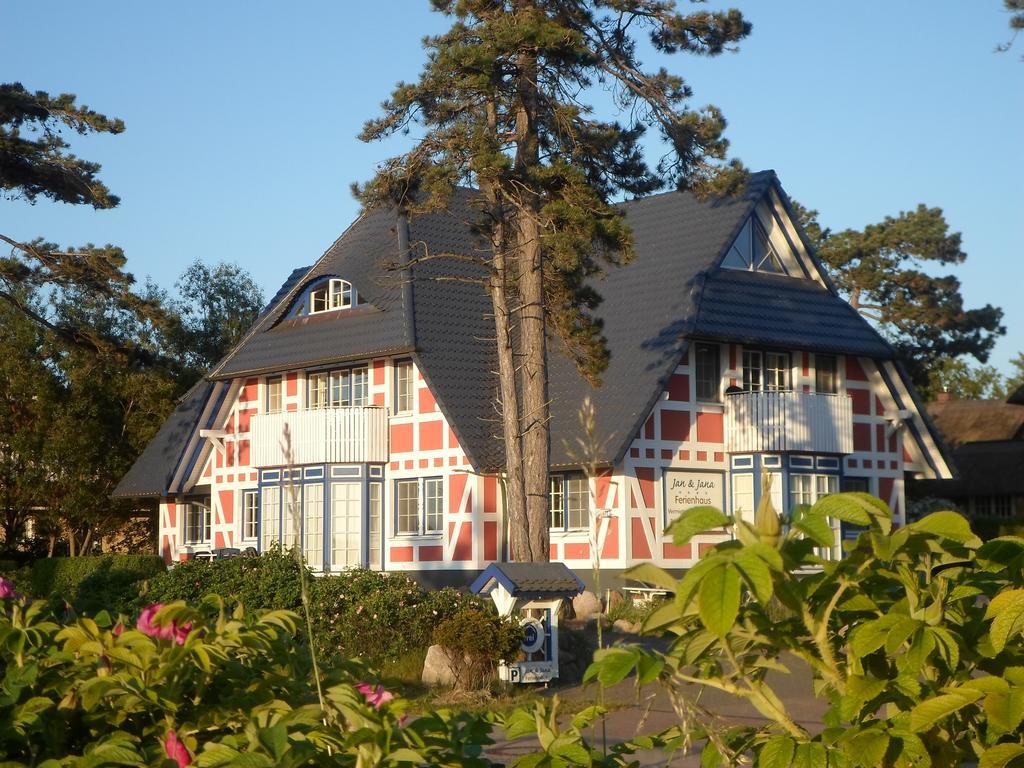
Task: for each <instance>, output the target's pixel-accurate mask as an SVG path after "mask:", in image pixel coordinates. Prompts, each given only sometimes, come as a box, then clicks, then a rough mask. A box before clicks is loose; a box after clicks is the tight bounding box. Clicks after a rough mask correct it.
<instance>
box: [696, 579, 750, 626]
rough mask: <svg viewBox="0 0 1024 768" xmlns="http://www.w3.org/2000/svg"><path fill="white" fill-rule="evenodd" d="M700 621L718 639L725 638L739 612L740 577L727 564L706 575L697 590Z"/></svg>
mask: <svg viewBox="0 0 1024 768" xmlns="http://www.w3.org/2000/svg"><path fill="white" fill-rule="evenodd" d="M698 600H699V612H700V620H701V622H702V623H703V624H704V626H705V627H707V629H708V631H709V632H712V633H714V634H716V635H718V636H719V637H725V636H726V634H728V632H729V630H730V629H732V627H733V624H735V623H736V616H737V615H738V614H739V610H740V575H739V572H738V571H737V570H736V569H735V568H734V567H733V566H732V565H731V564H729V563H725V562H723V563H721V564H720V565H719V567H717V568H715V569H713V570H712V571H711V572H710V573H708V574H707V575H706V576H705V577H704V580H703V581H701V583H700V587H699V589H698Z"/></svg>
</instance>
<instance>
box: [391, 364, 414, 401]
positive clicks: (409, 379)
mask: <svg viewBox="0 0 1024 768" xmlns="http://www.w3.org/2000/svg"><path fill="white" fill-rule="evenodd" d="M413 392H414V390H413V368H412V360H399V361H398V362H397V363H395V412H396V413H406V412H408V411H411V410H412V409H413V405H414V400H413Z"/></svg>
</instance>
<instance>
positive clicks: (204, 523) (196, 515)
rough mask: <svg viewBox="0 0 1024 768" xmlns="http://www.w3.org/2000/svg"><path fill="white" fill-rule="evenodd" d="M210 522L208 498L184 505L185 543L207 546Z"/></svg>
mask: <svg viewBox="0 0 1024 768" xmlns="http://www.w3.org/2000/svg"><path fill="white" fill-rule="evenodd" d="M211 522H212V521H211V515H210V499H209V498H206V499H202V500H196V501H190V502H188V503H187V504H186V505H185V520H184V523H185V531H184V533H185V543H186V544H190V545H191V544H209V543H210V538H211V530H210V529H211Z"/></svg>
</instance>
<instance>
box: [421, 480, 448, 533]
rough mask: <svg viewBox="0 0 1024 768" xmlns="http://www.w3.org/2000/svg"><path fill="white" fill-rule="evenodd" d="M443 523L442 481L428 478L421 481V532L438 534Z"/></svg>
mask: <svg viewBox="0 0 1024 768" xmlns="http://www.w3.org/2000/svg"><path fill="white" fill-rule="evenodd" d="M443 521H444V481H443V480H442V479H441V478H440V477H429V478H427V479H426V480H424V481H423V532H424V533H440V532H441V525H442V523H443Z"/></svg>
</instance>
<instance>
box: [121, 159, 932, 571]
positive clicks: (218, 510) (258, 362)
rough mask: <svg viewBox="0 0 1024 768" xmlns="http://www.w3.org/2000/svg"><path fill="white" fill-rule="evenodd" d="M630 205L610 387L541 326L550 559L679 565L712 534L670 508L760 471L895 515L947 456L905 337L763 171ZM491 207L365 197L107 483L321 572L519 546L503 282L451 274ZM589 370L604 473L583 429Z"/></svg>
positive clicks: (469, 556) (174, 518) (742, 486)
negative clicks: (864, 299)
mask: <svg viewBox="0 0 1024 768" xmlns="http://www.w3.org/2000/svg"><path fill="white" fill-rule="evenodd" d="M623 207H624V209H625V211H626V215H627V220H628V222H629V224H630V226H631V227H632V229H633V232H634V237H635V243H636V260H635V262H634V263H632V264H631V265H629V266H627V267H622V268H612V269H610V270H609V272H608V274H607V275H606V276H605V277H604V278H603V279H601V280H599V281H597V282H596V287H597V289H598V291H599V292H600V294H601V295H602V296H603V299H604V300H603V303H602V304H601V305H600V307H599V309H598V311H597V314H599V315H600V317H601V318H602V319H603V321H604V331H605V334H606V337H607V339H608V345H609V349H610V352H611V362H610V365H609V367H608V369H607V370H606V371H605V373H604V374H603V376H602V379H603V383H602V386H600V387H599V388H597V389H592V388H591V386H590V385H589V384H587V383H586V382H585V381H584V380H583V379H582V378H581V377H580V376H579V375H578V374H577V372H576V371H575V368H574V366H573V363H572V362H571V361H570V359H569V358H568V356H567V355H566V354H563V351H562V350H561V348H560V343H559V342H558V341H557V340H556V339H553V340H552V341H551V344H550V351H549V359H550V380H549V392H550V398H551V427H552V465H551V493H550V501H551V558H552V559H553V560H560V561H563V562H565V563H567V564H568V565H570V566H571V567H573V568H574V569H577V570H579V571H581V572H582V571H584V570H588V569H589V568H590V567H591V564H592V559H593V556H594V555H597V554H599V555H600V560H601V565H602V568H605V569H609V570H613V571H617V570H619V569H622V568H625V567H628V566H629V565H631V564H633V563H636V562H638V561H643V560H651V561H654V562H656V563H658V564H660V565H662V566H665V567H669V568H685V567H687V566H689V565H691V564H692V563H693V562H694V560H695V559H696V558H698V557H699V556H700V553H701V552H702V551H703V550H704V549H705V548H706V547H707V546H709V545H711V544H712V543H714V541H715V540H716V539H715V537H714V536H711V535H708V536H702V537H697V538H696V539H695V540H694V541H693V542H692V543H691V544H689V545H687V546H684V547H677V546H674V545H673V544H672V542H671V540H670V538H667V537H666V536H665V535H664V534H663V531H664V529H665V526H666V524H667V523H668V522H669V521H670V520H671V519H672V518H673V516H675V515H677V514H679V512H680V511H681V510H683V509H685V508H687V507H689V506H693V505H697V504H712V505H715V506H718V507H721V508H723V509H725V510H727V511H731V512H733V513H736V514H741V515H747V516H749V515H751V514H752V511H753V510H754V509H755V506H756V504H757V502H758V495H759V493H760V488H761V483H760V478H761V476H762V475H764V474H766V473H767V474H770V475H771V476H772V478H773V480H774V482H773V483H772V485H771V488H772V491H771V492H772V493H773V494H774V495H775V499H774V500H775V504H776V506H777V507H778V508H779V509H782V510H785V509H787V508H789V507H791V506H792V505H794V504H798V503H806V502H813V501H815V500H816V499H818V498H820V497H821V496H823V495H825V494H829V493H834V492H836V491H838V490H841V489H856V490H865V491H869V492H871V493H874V494H877V495H878V496H880V497H882V498H883V499H884V500H885V501H887V502H888V503H889V505H890V506H891V507H892V510H893V515H894V517H895V518H896V520H897V521H900V520H902V519H903V515H904V503H905V500H904V480H905V478H906V477H907V476H908V474H909V475H913V476H919V477H925V478H948V477H949V476H950V467H949V465H948V463H947V461H946V459H945V458H944V454H943V449H942V447H941V444H940V442H939V439H938V438H937V435H936V432H935V431H934V429H933V427H932V425H931V424H930V422H929V420H928V417H927V415H926V414H925V412H924V410H923V408H922V406H921V403H920V401H919V400H918V398H917V396H916V394H915V393H914V390H913V388H912V387H911V385H910V382H909V379H908V378H907V375H906V373H905V372H904V370H903V369H902V367H901V366H900V364H899V363H898V361H897V360H896V358H895V354H894V352H893V349H892V348H891V347H890V346H889V344H887V343H886V341H885V340H884V339H883V338H882V337H881V336H880V335H879V334H878V333H877V332H876V331H875V330H874V329H873V328H872V327H871V326H870V325H869V324H868V323H867V322H865V320H864V319H863V318H861V317H860V316H859V315H858V313H857V312H856V311H855V310H854V309H852V308H851V307H850V306H849V304H847V303H846V302H845V301H844V300H843V299H842V298H841V297H840V296H839V295H838V294H837V292H836V290H835V288H834V287H833V286H832V284H831V283H830V281H829V279H828V277H827V274H826V272H825V270H824V269H823V267H822V265H821V264H820V263H819V262H818V260H817V259H816V257H815V256H814V254H813V252H812V250H811V248H810V245H809V243H808V241H807V238H806V236H805V234H804V233H803V232H802V230H801V228H800V226H799V224H798V222H797V220H796V217H795V215H794V212H793V208H792V206H791V204H790V202H789V200H788V199H787V197H786V194H785V192H784V191H783V189H782V187H781V186H780V185H779V182H778V180H777V178H776V176H775V174H774V173H773V172H770V171H769V172H763V173H759V174H755V175H754V176H753V177H752V178H751V180H750V182H749V184H748V186H747V190H746V193H745V194H744V195H743V196H741V197H737V198H729V199H722V200H712V201H706V202H701V201H698V200H697V199H696V198H694V197H693V196H692V195H689V194H685V193H678V192H671V193H665V194H662V195H656V196H653V197H649V198H645V199H641V200H636V201H632V202H627V203H625V204H624V206H623ZM477 216H478V213H477V212H476V210H475V208H474V197H473V193H472V191H470V190H465V191H461V192H459V193H458V194H457V195H456V196H455V198H454V199H453V200H452V202H451V205H450V206H449V208H448V209H446V210H443V211H437V212H434V213H429V214H423V215H418V216H415V217H412V218H407V217H405V216H403V215H400V214H399V213H397V212H395V211H388V210H377V211H372V212H369V213H366V214H364V215H363V216H361V217H360V218H359V219H358V220H357V221H356V222H354V223H353V224H352V225H351V226H350V227H349V228H348V230H347V231H345V233H344V234H342V236H341V237H340V238H339V239H338V240H337V241H336V242H335V243H334V244H333V245H332V246H331V247H330V248H329V249H328V250H327V252H326V253H325V254H324V255H323V256H321V257H320V259H319V260H318V261H317V262H316V263H315V264H314V265H313V266H312V267H308V268H303V269H298V270H295V271H294V272H293V273H292V274H291V276H290V277H289V278H288V280H287V281H286V282H285V284H284V286H283V287H282V288H281V290H280V291H279V292H278V294H277V295H276V296H275V297H274V299H273V300H272V301H271V302H270V305H269V306H268V308H267V309H266V311H265V312H264V314H263V315H262V316H261V317H260V318H259V320H258V321H257V322H256V324H255V326H254V327H253V328H252V329H251V330H250V331H249V333H248V335H247V336H246V337H245V338H244V339H243V341H242V342H241V343H240V344H239V345H238V346H237V348H236V349H234V350H233V351H232V352H231V353H230V354H229V355H228V356H227V357H226V358H225V359H224V360H223V361H221V362H220V363H219V364H218V365H217V366H216V368H214V369H213V370H212V371H211V372H210V373H209V375H208V376H207V377H206V378H205V379H204V380H203V381H202V382H200V383H199V384H197V385H196V386H195V387H194V388H193V389H192V390H191V391H190V392H189V393H188V395H187V396H186V397H185V398H184V399H183V400H182V402H181V403H180V405H179V407H178V408H177V410H176V411H175V412H174V414H173V415H172V416H171V417H170V418H169V419H168V421H167V423H166V425H165V426H164V427H163V429H162V430H161V431H160V432H159V433H158V435H157V436H156V437H155V439H154V440H153V441H152V443H151V444H150V445H149V447H148V448H147V449H146V451H145V452H144V453H143V454H142V456H141V457H140V458H139V460H138V462H137V463H136V464H135V466H134V467H133V468H132V470H131V471H130V472H129V473H128V474H127V475H126V476H125V478H124V480H123V481H122V482H121V484H120V486H119V487H118V489H117V492H116V493H117V494H118V495H120V496H133V497H151V498H153V499H157V500H158V501H159V516H158V539H159V547H160V551H161V552H162V553H163V555H164V558H165V559H166V560H167V561H168V562H169V563H170V562H173V561H176V560H180V559H184V558H189V557H192V556H196V555H197V554H202V553H206V552H210V551H212V550H216V549H221V548H246V547H253V548H255V549H257V550H265V549H267V548H268V547H271V546H274V545H277V544H282V545H284V546H285V547H289V548H290V547H299V548H301V551H302V552H303V554H304V556H305V558H306V560H307V562H308V563H309V564H310V566H311V567H312V568H313V569H315V570H318V571H335V570H339V569H344V568H348V567H352V566H365V567H369V568H381V569H386V570H403V571H410V572H414V574H416V575H417V577H418V578H421V579H423V580H424V581H428V582H437V583H439V582H444V581H446V582H452V581H456V582H459V583H468V581H469V579H470V577H471V576H472V575H473V574H475V573H476V572H479V571H481V570H482V569H483V568H484V567H485V566H486V565H487V564H488V563H490V562H493V561H496V560H502V559H507V558H508V556H509V552H508V543H507V542H508V535H507V521H506V519H505V516H504V513H503V504H502V485H501V482H500V469H501V466H502V459H503V455H502V454H503V451H502V443H501V441H500V440H498V439H497V437H496V436H497V435H498V434H500V425H499V423H498V421H497V418H496V408H495V400H496V396H495V393H496V381H495V376H494V373H493V371H494V370H495V368H496V366H495V364H494V354H493V350H492V347H493V341H492V340H491V339H493V335H494V331H493V322H492V320H491V319H490V316H489V300H488V297H487V295H486V294H485V292H484V291H483V290H482V289H481V288H480V287H479V286H478V285H475V284H473V282H472V280H471V279H451V278H453V277H454V278H472V277H474V276H476V269H477V267H475V266H474V265H473V264H472V263H471V261H470V260H466V259H457V258H446V256H445V255H446V254H455V255H460V254H461V255H467V254H468V255H472V254H477V253H479V252H480V251H479V249H480V248H481V247H482V245H481V243H479V242H478V241H477V240H476V237H475V235H474V234H473V232H474V229H473V227H472V226H471V223H472V222H473V221H474V220H475V219H476V217H477ZM410 254H411V255H412V260H411V262H410ZM428 254H429V255H430V256H431V258H429V259H425V258H422V257H423V256H424V255H428ZM588 394H589V395H590V396H591V397H592V400H593V402H594V404H595V406H596V410H597V429H598V440H599V442H600V444H601V446H602V447H601V449H600V451H599V452H598V454H599V455H597V456H594V457H592V458H594V459H595V460H596V462H597V465H598V466H600V467H601V470H600V473H599V476H598V477H595V478H590V479H588V478H587V477H586V476H585V475H584V473H583V472H582V471H581V468H580V461H581V457H579V456H578V455H577V454H576V453H574V451H573V449H572V446H573V445H574V444H575V438H576V437H577V435H578V431H579V425H578V420H577V412H578V409H579V407H580V404H581V402H582V401H583V399H584V397H586V396H587V395H588ZM841 536H842V531H841V530H840V529H839V527H838V526H837V527H836V537H837V546H838V543H839V540H840V537H841ZM595 546H596V547H597V550H598V551H597V552H594V551H592V548H593V547H595Z"/></svg>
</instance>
